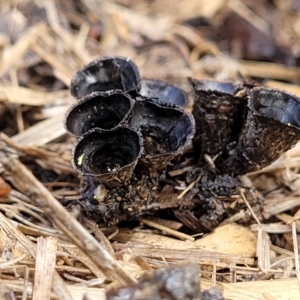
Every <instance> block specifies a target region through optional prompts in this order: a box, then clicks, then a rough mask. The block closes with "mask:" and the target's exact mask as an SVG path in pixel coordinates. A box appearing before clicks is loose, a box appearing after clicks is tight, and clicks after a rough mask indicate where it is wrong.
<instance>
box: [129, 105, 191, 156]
mask: <svg viewBox="0 0 300 300" xmlns="http://www.w3.org/2000/svg"><path fill="white" fill-rule="evenodd" d="M129 124H130V127H132V128H134V129H136V130H139V131H140V132H141V133H142V136H143V140H144V149H145V153H146V154H147V155H151V156H156V155H161V154H165V153H172V152H179V151H180V150H182V148H181V147H183V146H185V145H186V144H188V143H189V142H190V141H191V139H192V136H193V134H194V128H195V125H194V119H193V117H192V116H191V115H190V114H185V113H184V112H182V111H181V110H179V109H176V108H170V107H164V106H161V105H159V104H157V103H153V102H150V101H147V102H143V101H137V102H136V104H135V106H134V108H133V112H132V116H131V119H130V121H129Z"/></svg>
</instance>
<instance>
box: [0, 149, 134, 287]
mask: <svg viewBox="0 0 300 300" xmlns="http://www.w3.org/2000/svg"><path fill="white" fill-rule="evenodd" d="M0 162H1V163H2V165H3V167H4V168H5V169H6V171H7V172H9V173H10V175H11V176H12V177H13V178H14V180H15V182H16V183H18V184H19V187H18V188H19V190H20V191H22V192H23V193H24V194H25V195H27V196H28V197H29V198H30V199H31V201H32V202H33V203H34V204H35V205H37V206H38V207H40V208H42V209H43V211H44V213H45V214H46V215H47V216H48V217H49V219H51V220H52V221H53V223H54V224H55V225H56V226H57V228H58V229H60V230H61V231H62V232H63V233H64V234H66V236H68V237H69V238H70V239H71V240H72V241H73V242H74V243H75V244H76V245H77V246H78V247H79V248H80V249H81V250H83V251H84V252H85V253H86V254H87V255H88V256H89V257H90V259H91V260H92V261H93V262H94V263H95V264H96V265H97V266H98V268H99V269H100V270H102V271H103V272H104V273H105V274H106V275H107V276H108V277H110V278H111V279H115V280H117V281H119V282H120V283H121V284H132V283H135V279H134V278H132V277H131V276H130V275H129V274H127V273H126V271H125V270H124V269H123V268H122V266H121V265H120V264H119V263H118V262H117V261H116V260H115V259H114V258H113V257H112V256H111V255H110V254H109V253H108V252H107V251H106V250H105V249H104V248H103V247H102V245H100V244H99V243H97V241H96V240H95V239H94V238H93V237H92V236H91V235H90V234H89V233H88V232H87V231H86V230H85V229H84V228H83V227H82V226H81V224H80V223H79V222H78V221H77V220H76V219H75V218H73V217H72V216H71V215H70V214H69V213H68V212H67V210H66V209H65V208H64V207H63V206H62V205H61V204H60V203H59V202H58V201H57V200H56V199H55V198H54V197H53V196H52V195H51V193H50V192H49V191H48V190H47V189H46V188H45V187H44V186H43V185H42V184H41V183H40V182H39V181H38V180H37V179H36V178H35V177H34V175H33V174H32V173H31V172H30V171H29V170H28V169H27V168H26V167H25V166H24V165H23V164H22V163H21V162H20V161H19V160H18V159H16V158H14V157H12V156H11V155H8V154H4V153H3V152H2V153H1V154H0Z"/></svg>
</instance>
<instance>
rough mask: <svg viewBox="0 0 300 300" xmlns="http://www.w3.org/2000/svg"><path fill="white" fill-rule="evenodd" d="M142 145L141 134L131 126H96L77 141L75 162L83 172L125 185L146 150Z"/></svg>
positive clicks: (103, 180) (74, 154) (73, 159)
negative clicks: (99, 127) (111, 128)
mask: <svg viewBox="0 0 300 300" xmlns="http://www.w3.org/2000/svg"><path fill="white" fill-rule="evenodd" d="M142 144H143V142H142V138H141V135H140V133H139V132H137V131H135V130H132V129H129V128H127V127H122V126H120V127H119V128H117V129H115V130H109V131H104V130H100V129H98V128H96V129H92V130H90V131H89V132H87V133H86V134H85V135H84V136H83V137H82V138H81V139H80V140H79V141H78V142H77V144H75V146H74V149H73V155H72V164H73V166H74V167H75V168H76V170H77V171H79V172H80V173H82V174H83V175H90V176H93V177H96V178H97V179H98V180H99V181H100V182H102V183H105V184H107V185H109V186H115V185H120V184H124V183H125V182H126V181H128V180H129V179H130V178H131V175H132V172H133V170H134V168H135V166H136V164H137V161H138V159H139V158H140V156H141V154H142V152H143V145H142Z"/></svg>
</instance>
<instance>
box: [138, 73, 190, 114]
mask: <svg viewBox="0 0 300 300" xmlns="http://www.w3.org/2000/svg"><path fill="white" fill-rule="evenodd" d="M139 93H140V95H141V96H143V97H146V98H150V99H153V100H155V99H157V100H158V101H159V102H162V103H164V104H170V105H176V106H178V107H182V108H184V107H185V106H187V104H188V100H187V95H186V93H185V92H184V91H183V90H181V89H179V88H177V87H175V86H173V85H170V84H168V83H166V82H163V81H160V80H154V79H142V81H141V89H140V91H139Z"/></svg>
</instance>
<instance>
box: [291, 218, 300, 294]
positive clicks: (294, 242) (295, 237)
mask: <svg viewBox="0 0 300 300" xmlns="http://www.w3.org/2000/svg"><path fill="white" fill-rule="evenodd" d="M292 235H293V245H294V255H295V269H296V274H297V281H298V288H299V296H300V269H299V252H298V251H299V249H298V239H297V228H296V223H295V222H292Z"/></svg>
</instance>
